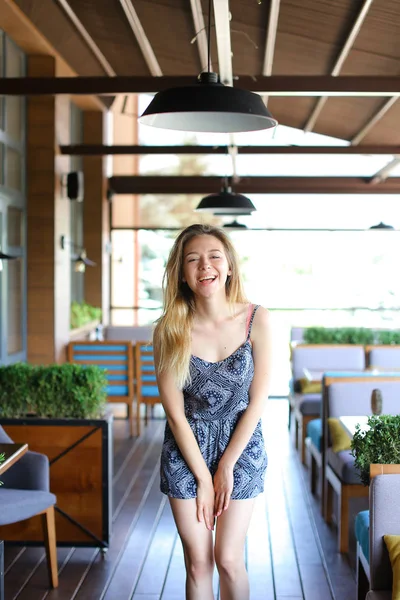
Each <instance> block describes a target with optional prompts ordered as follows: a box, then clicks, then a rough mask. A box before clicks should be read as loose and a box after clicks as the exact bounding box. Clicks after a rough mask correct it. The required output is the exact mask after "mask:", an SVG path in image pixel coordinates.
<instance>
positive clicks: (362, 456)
mask: <svg viewBox="0 0 400 600" xmlns="http://www.w3.org/2000/svg"><path fill="white" fill-rule="evenodd" d="M351 453H352V455H353V456H354V459H355V461H354V464H355V466H356V468H357V469H358V471H359V474H360V479H361V482H362V483H363V484H364V485H369V482H370V465H373V464H389V465H400V415H372V416H370V417H369V418H368V424H367V427H366V428H361V427H360V426H359V425H357V428H356V432H355V434H354V436H353V439H352V441H351Z"/></svg>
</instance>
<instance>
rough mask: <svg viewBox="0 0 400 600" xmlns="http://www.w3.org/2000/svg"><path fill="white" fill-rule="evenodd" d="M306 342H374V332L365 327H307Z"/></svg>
mask: <svg viewBox="0 0 400 600" xmlns="http://www.w3.org/2000/svg"><path fill="white" fill-rule="evenodd" d="M304 342H305V343H306V344H363V345H365V344H373V343H374V332H373V331H372V330H371V329H365V328H364V327H307V328H306V329H305V330H304Z"/></svg>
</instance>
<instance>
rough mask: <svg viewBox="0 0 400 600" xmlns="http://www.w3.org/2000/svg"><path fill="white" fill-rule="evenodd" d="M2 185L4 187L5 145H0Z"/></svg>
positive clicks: (0, 181) (0, 176) (0, 178)
mask: <svg viewBox="0 0 400 600" xmlns="http://www.w3.org/2000/svg"><path fill="white" fill-rule="evenodd" d="M0 185H4V144H1V143H0Z"/></svg>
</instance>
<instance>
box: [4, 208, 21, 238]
mask: <svg viewBox="0 0 400 600" xmlns="http://www.w3.org/2000/svg"><path fill="white" fill-rule="evenodd" d="M23 216H24V213H23V211H22V210H21V209H20V208H15V207H14V206H9V207H8V210H7V241H8V245H9V246H20V247H21V246H23V233H22V232H23Z"/></svg>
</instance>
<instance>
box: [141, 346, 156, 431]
mask: <svg viewBox="0 0 400 600" xmlns="http://www.w3.org/2000/svg"><path fill="white" fill-rule="evenodd" d="M135 383H136V409H137V423H138V428H139V435H140V407H141V405H142V404H144V405H145V406H146V412H145V424H146V425H147V422H148V408H149V406H151V407H153V406H154V405H155V404H159V403H160V393H159V391H158V386H157V381H156V375H155V368H154V356H153V346H152V345H151V343H150V342H140V341H138V342H136V345H135Z"/></svg>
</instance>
